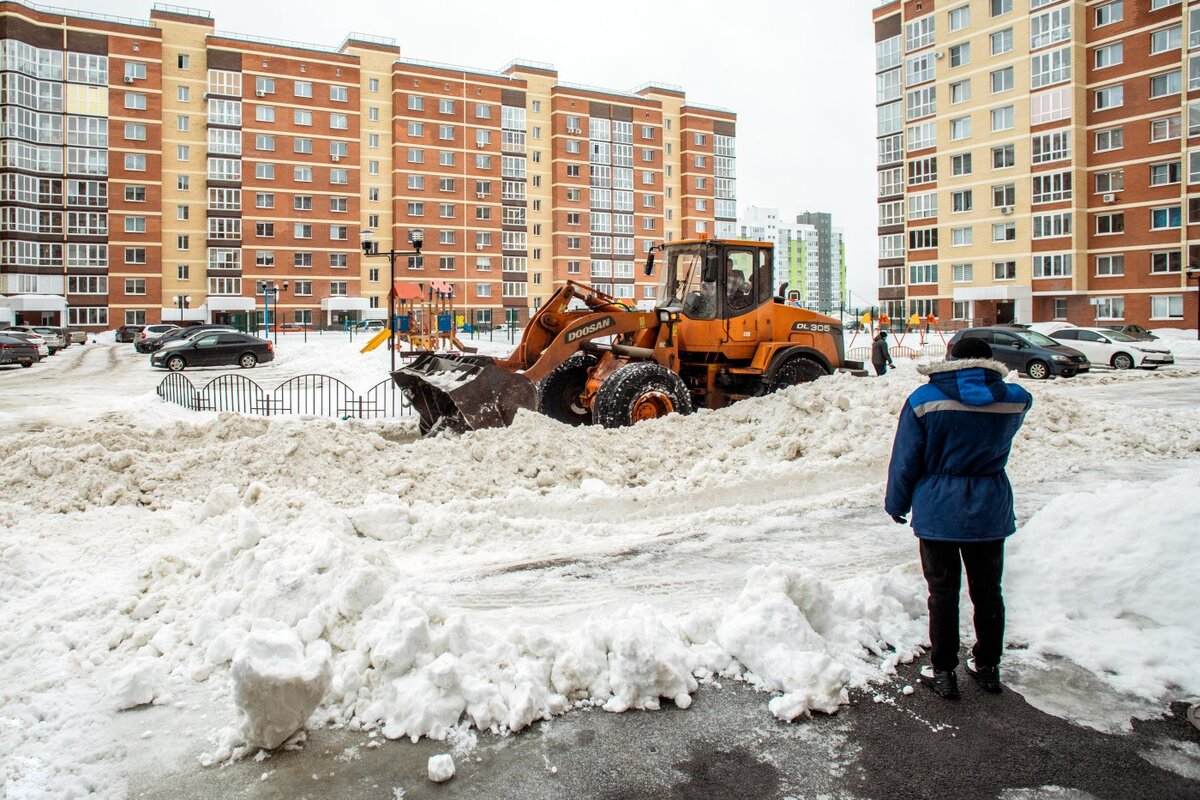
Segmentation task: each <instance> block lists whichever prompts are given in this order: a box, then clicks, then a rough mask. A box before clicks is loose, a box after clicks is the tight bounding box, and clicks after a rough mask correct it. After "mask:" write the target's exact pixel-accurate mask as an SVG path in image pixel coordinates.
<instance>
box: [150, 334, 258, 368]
mask: <svg viewBox="0 0 1200 800" xmlns="http://www.w3.org/2000/svg"><path fill="white" fill-rule="evenodd" d="M274 360H275V346H274V345H273V344H271V342H270V341H268V340H266V339H260V338H258V337H257V336H251V335H250V334H248V333H237V332H236V331H235V332H228V331H209V332H207V333H202V334H200V335H199V336H195V337H193V338H191V339H187V340H183V341H180V342H178V343H176V346H174V347H168V348H164V349H162V350H159V351H158V352H157V353H155V354H154V355H152V356H150V364H151V365H152V366H155V367H164V368H166V369H169V370H171V372H179V371H180V370H182V369H185V368H187V367H217V366H225V365H230V366H232V365H235V364H236V365H237V366H239V367H241V368H242V369H250V368H252V367H254V366H255V365H256V364H259V363H266V362H268V361H274Z"/></svg>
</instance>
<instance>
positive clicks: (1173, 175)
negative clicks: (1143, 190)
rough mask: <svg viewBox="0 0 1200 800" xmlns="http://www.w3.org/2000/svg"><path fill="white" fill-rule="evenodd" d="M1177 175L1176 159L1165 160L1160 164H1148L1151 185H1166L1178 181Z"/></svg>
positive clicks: (1178, 164)
mask: <svg viewBox="0 0 1200 800" xmlns="http://www.w3.org/2000/svg"><path fill="white" fill-rule="evenodd" d="M1179 175H1180V163H1179V162H1178V161H1165V162H1163V163H1161V164H1151V165H1150V185H1151V186H1167V185H1169V184H1173V183H1179Z"/></svg>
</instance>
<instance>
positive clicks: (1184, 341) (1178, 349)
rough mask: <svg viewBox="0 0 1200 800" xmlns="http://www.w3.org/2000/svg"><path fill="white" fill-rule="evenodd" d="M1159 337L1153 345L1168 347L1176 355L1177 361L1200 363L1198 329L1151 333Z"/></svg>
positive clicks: (1171, 329)
mask: <svg viewBox="0 0 1200 800" xmlns="http://www.w3.org/2000/svg"><path fill="white" fill-rule="evenodd" d="M1151 333H1153V334H1154V335H1155V336H1157V337H1158V341H1157V342H1150V344H1152V345H1166V346H1167V348H1168V349H1169V350H1170V351H1171V352H1172V353H1174V354H1175V358H1176V360H1182V361H1200V339H1197V338H1196V329H1195V328H1191V329H1184V328H1159V329H1157V330H1154V331H1151Z"/></svg>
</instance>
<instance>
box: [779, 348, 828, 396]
mask: <svg viewBox="0 0 1200 800" xmlns="http://www.w3.org/2000/svg"><path fill="white" fill-rule="evenodd" d="M827 374H829V373H827V372H826V371H825V368H824V367H823V366H821V365H820V364H819V363H817V362H816V361H814V360H813V359H811V358H805V357H804V356H796V357H795V358H790V359H788V360H787V361H785V362H783V363H782V364H780V365H779V369H777V370H775V375H774V377H772V378H771V385H770V387H769V388H768V389H767V391H768V392H778V391H779V390H780V389H786V388H787V387H789V386H795V385H796V384H798V383H808V382H809V381H815V380H816V379H817V378H823V377H825V376H826V375H827Z"/></svg>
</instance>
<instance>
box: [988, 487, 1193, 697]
mask: <svg viewBox="0 0 1200 800" xmlns="http://www.w3.org/2000/svg"><path fill="white" fill-rule="evenodd" d="M1198 496H1200V474H1197V473H1196V472H1195V471H1194V470H1190V471H1180V472H1179V473H1178V474H1176V475H1175V476H1173V477H1171V478H1170V479H1168V480H1166V481H1163V482H1151V481H1126V482H1116V481H1113V482H1111V483H1108V484H1106V485H1104V486H1103V488H1102V489H1100V490H1099V491H1089V492H1079V493H1069V494H1064V495H1062V496H1059V497H1056V498H1055V499H1053V500H1051V501H1050V503H1049V504H1048V505H1047V506H1046V507H1045V508H1043V509H1042V510H1041V511H1039V512H1038V513H1037V514H1035V515H1034V516H1033V518H1032V519H1030V520H1029V522H1028V523H1027V524H1026V525H1025V526H1024V527H1023V528H1022V529H1021V530H1020V531H1019V532H1018V535H1017V536H1015V537H1014V538H1013V539H1012V541H1011V543H1010V547H1009V554H1008V556H1007V560H1008V562H1009V564H1010V566H1011V568H1010V574H1009V577H1008V578H1007V579H1006V586H1005V596H1006V599H1007V600H1008V612H1009V621H1010V631H1011V635H1010V639H1015V640H1017V641H1021V642H1024V643H1025V644H1027V645H1028V647H1029V651H1030V654H1031V655H1039V654H1050V655H1057V656H1063V657H1065V658H1068V659H1070V660H1072V661H1074V662H1075V663H1077V664H1079V665H1080V666H1082V667H1085V668H1086V669H1088V670H1090V671H1091V672H1093V673H1095V675H1096V676H1097V677H1098V678H1099V679H1100V680H1102V681H1104V682H1106V683H1107V684H1109V685H1110V686H1112V687H1113V688H1114V689H1116V690H1117V691H1120V692H1123V693H1125V694H1130V695H1134V696H1137V697H1142V698H1145V699H1148V700H1155V701H1157V700H1162V699H1163V698H1164V697H1165V696H1166V695H1167V694H1168V692H1170V694H1171V696H1173V697H1178V696H1180V695H1183V696H1188V695H1191V696H1197V695H1200V671H1197V669H1196V664H1197V660H1198V659H1200V626H1198V625H1197V622H1196V610H1197V609H1200V581H1197V580H1196V565H1197V563H1200V541H1198V540H1197V536H1196V533H1197V530H1198V528H1197V522H1198V521H1197V500H1196V498H1197V497H1198Z"/></svg>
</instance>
